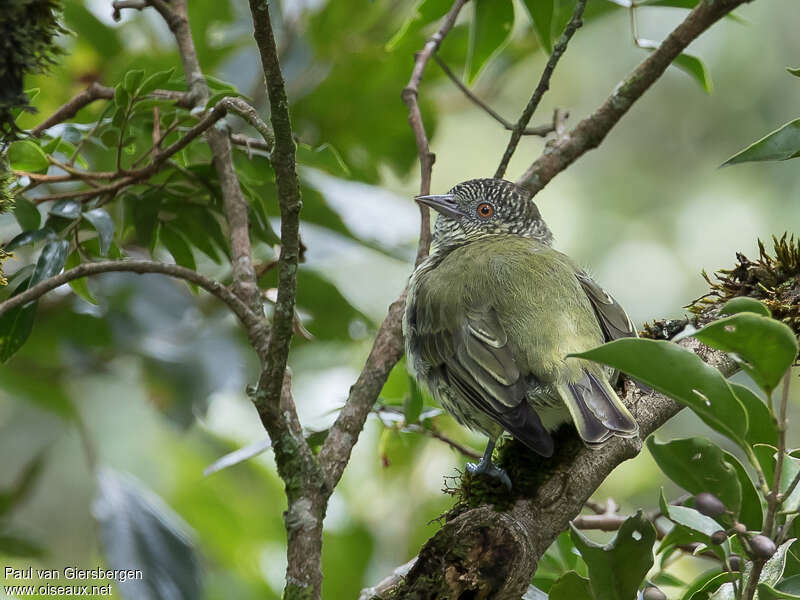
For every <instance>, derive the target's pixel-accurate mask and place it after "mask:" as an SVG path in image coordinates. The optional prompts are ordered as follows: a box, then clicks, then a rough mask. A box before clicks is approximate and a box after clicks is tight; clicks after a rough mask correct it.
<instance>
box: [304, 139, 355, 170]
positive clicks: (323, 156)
mask: <svg viewBox="0 0 800 600" xmlns="http://www.w3.org/2000/svg"><path fill="white" fill-rule="evenodd" d="M297 162H298V163H300V164H302V165H306V166H309V167H316V168H318V169H321V170H323V171H326V172H327V173H330V174H332V175H337V176H339V177H350V168H349V167H348V166H347V164H345V162H344V159H343V158H342V155H341V154H339V152H338V151H337V150H336V148H334V147H333V146H331V145H330V144H322V145H320V146H317V147H316V148H314V147H312V146H309V145H308V144H302V143H300V144H297Z"/></svg>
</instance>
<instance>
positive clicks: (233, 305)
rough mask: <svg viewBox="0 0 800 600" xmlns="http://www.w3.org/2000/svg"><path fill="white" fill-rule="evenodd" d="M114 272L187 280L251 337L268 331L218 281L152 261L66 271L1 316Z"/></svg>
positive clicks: (9, 303) (2, 307)
mask: <svg viewBox="0 0 800 600" xmlns="http://www.w3.org/2000/svg"><path fill="white" fill-rule="evenodd" d="M111 272H119V273H124V272H131V273H139V274H143V273H160V274H162V275H169V276H170V277H175V278H177V279H184V280H186V281H189V282H190V283H194V284H195V285H197V286H199V287H201V288H203V289H204V290H206V291H207V292H208V293H210V294H212V295H213V296H216V297H217V298H219V299H220V300H222V302H224V303H225V304H227V305H228V307H229V308H230V309H231V310H232V311H233V313H234V314H235V315H236V316H237V317H238V318H239V321H241V323H242V325H244V327H245V329H246V330H247V331H248V334H250V336H251V337H259V336H264V335H265V334H266V329H265V327H264V324H263V322H262V321H261V320H260V319H259V318H258V317H257V316H256V315H255V314H253V312H252V311H251V310H250V309H249V308H248V307H247V305H245V304H244V303H243V302H242V301H241V300H240V299H239V298H238V297H237V296H236V295H235V294H234V293H233V292H231V290H229V289H228V288H227V287H225V286H224V285H223V284H222V283H220V282H219V281H216V280H214V279H210V278H208V277H206V276H205V275H201V274H200V273H198V272H197V271H193V270H191V269H187V268H186V267H182V266H180V265H171V264H167V263H161V262H155V261H151V260H106V261H99V262H88V263H83V264H81V265H78V266H77V267H75V268H73V269H69V270H68V271H64V272H63V273H61V274H59V275H55V276H53V277H50V278H49V279H45V280H44V281H40V282H39V283H37V284H36V285H34V286H33V287H32V288H29V289H27V290H25V291H24V292H21V293H19V294H17V295H16V296H11V297H10V298H8V299H7V300H5V301H3V302H0V315H2V314H4V313H6V312H8V311H9V310H11V309H13V308H17V307H18V306H23V305H25V304H27V303H28V302H31V301H33V300H36V299H37V298H39V297H41V296H43V295H44V294H46V293H47V292H49V291H51V290H54V289H56V288H57V287H59V286H61V285H64V284H65V283H69V282H70V281H73V280H74V279H80V278H82V277H88V276H90V275H97V274H100V273H111Z"/></svg>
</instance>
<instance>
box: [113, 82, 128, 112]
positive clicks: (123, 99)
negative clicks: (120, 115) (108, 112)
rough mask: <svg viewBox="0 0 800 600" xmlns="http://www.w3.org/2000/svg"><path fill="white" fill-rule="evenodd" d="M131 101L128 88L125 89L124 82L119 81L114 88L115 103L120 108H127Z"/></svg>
mask: <svg viewBox="0 0 800 600" xmlns="http://www.w3.org/2000/svg"><path fill="white" fill-rule="evenodd" d="M130 101H131V95H130V94H129V93H128V90H126V89H125V86H124V85H123V84H122V83H118V84H117V87H116V88H115V89H114V105H115V106H116V107H117V109H118V110H119V109H120V108H122V109H125V108H128V104H129V103H130Z"/></svg>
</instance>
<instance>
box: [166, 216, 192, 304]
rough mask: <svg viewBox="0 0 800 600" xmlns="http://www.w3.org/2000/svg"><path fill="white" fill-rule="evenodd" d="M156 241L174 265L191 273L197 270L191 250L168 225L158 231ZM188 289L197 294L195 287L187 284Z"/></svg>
mask: <svg viewBox="0 0 800 600" xmlns="http://www.w3.org/2000/svg"><path fill="white" fill-rule="evenodd" d="M158 239H159V240H160V241H161V243H162V244H163V245H164V247H165V248H166V249H167V251H168V252H169V253H170V254H171V255H172V258H173V259H174V260H175V264H178V265H181V266H182V267H186V268H187V269H191V270H192V271H194V270H195V269H196V268H197V264H196V263H195V260H194V254H192V249H191V248H190V247H189V244H188V243H186V240H185V239H184V238H183V236H182V235H181V234H180V233H179V232H178V231H177V230H175V229H173V228H172V227H171V226H170V225H167V224H163V225H161V227H159V229H158ZM189 287H190V288H191V289H192V290H193V291H194V292H197V286H196V285H195V284H193V283H189Z"/></svg>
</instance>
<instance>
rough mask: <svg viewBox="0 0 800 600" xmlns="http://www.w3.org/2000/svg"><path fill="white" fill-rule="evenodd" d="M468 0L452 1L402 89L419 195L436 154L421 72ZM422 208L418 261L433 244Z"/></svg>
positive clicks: (428, 183)
mask: <svg viewBox="0 0 800 600" xmlns="http://www.w3.org/2000/svg"><path fill="white" fill-rule="evenodd" d="M466 2H467V0H455V2H453V5H452V6H451V7H450V10H449V11H448V13H447V15H446V16H445V18H444V19H443V20H442V24H441V25H440V26H439V29H438V30H437V31H436V33H434V34H433V35H432V36H431V37H430V39H428V41H427V42H426V43H425V46H424V47H423V48H422V50H420V51H419V52H418V53H417V55H416V57H415V59H414V69H413V70H412V71H411V78H410V79H409V81H408V85H406V87H405V88H403V102H405V104H406V106H407V107H408V122H409V124H410V125H411V129H412V130H413V131H414V138H415V139H416V140H417V154H418V155H419V167H420V178H419V193H420V194H430V191H431V173H432V171H433V163H434V161H435V160H436V156H435V155H434V154H433V152H431V148H430V144H429V143H428V135H427V133H425V124H424V123H423V122H422V113H421V112H420V109H419V84H420V82H421V81H422V75H423V73H424V72H425V67H426V66H427V64H428V60H430V58H431V56H432V55H433V54H434V53H435V52H436V51H437V50H438V49H439V46H441V44H442V41H443V40H444V38H445V36H446V35H447V34H448V33H449V32H450V30H451V29H452V28H453V25H455V22H456V18H457V17H458V13H459V12H460V11H461V8H462V7H463V6H464V4H465V3H466ZM419 211H420V231H419V245H418V246H417V260H416V264H419V263H420V262H422V260H423V259H424V258H425V257H426V256H427V255H428V251H429V250H430V246H431V218H430V211H429V210H428V207H427V206H425V205H424V204H420V205H419Z"/></svg>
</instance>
